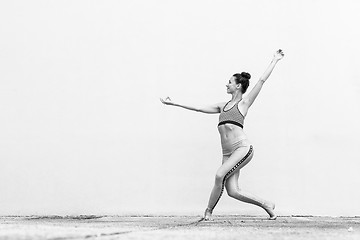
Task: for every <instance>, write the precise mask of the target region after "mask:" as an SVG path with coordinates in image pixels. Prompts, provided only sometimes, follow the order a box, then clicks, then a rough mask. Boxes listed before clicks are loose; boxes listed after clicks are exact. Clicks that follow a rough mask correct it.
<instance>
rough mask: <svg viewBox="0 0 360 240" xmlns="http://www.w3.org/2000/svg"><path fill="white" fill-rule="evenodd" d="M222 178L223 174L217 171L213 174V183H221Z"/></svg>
mask: <svg viewBox="0 0 360 240" xmlns="http://www.w3.org/2000/svg"><path fill="white" fill-rule="evenodd" d="M224 178H225V176H224V174H222V173H221V172H217V173H216V175H215V183H216V184H222V183H223V181H224Z"/></svg>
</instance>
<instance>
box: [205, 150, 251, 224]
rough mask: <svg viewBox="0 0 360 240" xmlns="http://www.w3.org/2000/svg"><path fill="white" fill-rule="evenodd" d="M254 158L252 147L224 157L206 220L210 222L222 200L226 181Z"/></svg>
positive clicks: (217, 173) (206, 213)
mask: <svg viewBox="0 0 360 240" xmlns="http://www.w3.org/2000/svg"><path fill="white" fill-rule="evenodd" d="M252 156H253V148H252V146H251V145H250V146H246V147H240V148H238V149H237V150H236V151H234V152H233V153H232V154H231V155H230V156H229V157H227V156H224V158H223V164H222V165H221V167H220V168H219V169H218V171H217V172H216V176H215V185H214V187H213V189H212V191H211V194H210V199H209V203H208V207H207V209H206V210H205V215H204V219H205V220H210V219H211V214H212V211H213V209H214V208H215V206H216V204H217V203H218V201H219V200H220V198H221V195H222V193H223V191H224V187H225V182H226V179H228V178H229V177H230V176H231V175H232V174H234V172H235V171H237V170H239V169H241V168H243V167H244V166H245V165H246V164H248V162H250V160H251V158H252Z"/></svg>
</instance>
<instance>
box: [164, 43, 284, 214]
mask: <svg viewBox="0 0 360 240" xmlns="http://www.w3.org/2000/svg"><path fill="white" fill-rule="evenodd" d="M283 57H284V53H283V51H282V50H281V49H279V50H278V51H276V52H275V54H274V56H273V59H272V61H271V63H270V65H269V66H268V68H267V69H266V71H265V72H264V74H263V75H262V76H261V77H260V79H259V80H258V82H257V83H256V85H255V86H254V87H253V89H252V90H251V91H250V93H248V94H247V95H246V96H244V93H245V92H246V90H247V88H248V87H249V80H250V78H251V76H250V74H249V73H246V72H242V73H236V74H234V75H233V76H232V77H231V78H230V80H229V82H228V84H227V85H226V87H227V93H229V94H231V100H230V101H228V102H222V103H218V104H214V105H210V106H204V107H193V106H188V105H183V104H178V103H175V102H173V101H172V100H171V99H170V98H169V97H167V98H166V99H160V101H161V102H162V103H163V104H166V105H171V106H177V107H182V108H185V109H188V110H192V111H197V112H203V113H210V114H211V113H220V116H219V124H218V130H219V133H220V138H221V146H222V152H223V159H222V165H221V167H220V168H219V169H218V170H217V172H216V176H215V185H214V187H213V189H212V191H211V194H210V199H209V203H208V206H207V208H206V210H205V214H204V220H211V219H212V217H211V215H212V212H213V210H214V208H215V206H216V204H217V203H218V201H219V200H220V198H221V195H222V193H223V191H224V187H225V188H226V191H227V193H228V195H229V196H230V197H233V198H235V199H237V200H239V201H242V202H246V203H251V204H254V205H257V206H259V207H261V208H263V209H264V210H265V211H266V212H267V213H268V214H269V216H270V218H269V219H271V220H275V219H276V217H277V216H276V214H275V213H274V209H275V204H274V203H272V202H270V201H265V200H264V199H261V198H259V197H257V196H254V195H253V194H251V193H248V192H245V191H243V190H240V188H239V184H238V179H239V174H240V169H241V168H243V167H244V166H245V165H246V164H248V163H249V162H250V160H251V159H252V157H253V154H254V149H253V146H252V145H251V143H250V141H249V140H248V138H247V137H246V135H245V133H244V130H243V125H244V118H245V116H246V114H247V112H248V110H249V108H250V106H251V105H252V104H253V102H254V101H255V99H256V97H257V96H258V94H259V92H260V90H261V88H262V86H263V84H264V83H265V81H266V80H267V79H268V78H269V76H270V74H271V72H272V71H273V69H274V68H275V66H276V64H277V62H278V61H279V60H281V59H282V58H283Z"/></svg>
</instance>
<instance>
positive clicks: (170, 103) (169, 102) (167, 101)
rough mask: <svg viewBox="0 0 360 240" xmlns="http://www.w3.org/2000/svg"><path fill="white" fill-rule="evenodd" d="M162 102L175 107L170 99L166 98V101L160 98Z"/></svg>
mask: <svg viewBox="0 0 360 240" xmlns="http://www.w3.org/2000/svg"><path fill="white" fill-rule="evenodd" d="M160 101H161V102H162V103H163V104H165V105H174V103H173V101H171V99H170V97H166V98H165V100H164V99H162V98H160Z"/></svg>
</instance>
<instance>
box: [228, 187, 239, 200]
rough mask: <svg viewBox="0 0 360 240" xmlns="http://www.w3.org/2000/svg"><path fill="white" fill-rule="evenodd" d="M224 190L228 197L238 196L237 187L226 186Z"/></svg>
mask: <svg viewBox="0 0 360 240" xmlns="http://www.w3.org/2000/svg"><path fill="white" fill-rule="evenodd" d="M226 192H227V194H228V195H229V197H232V198H238V197H239V189H237V188H226Z"/></svg>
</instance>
